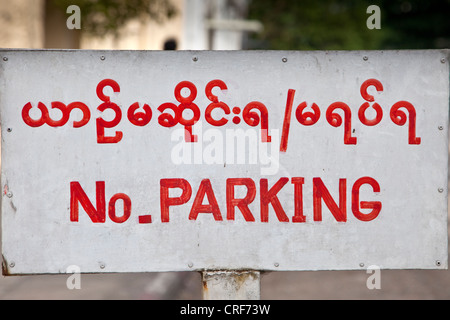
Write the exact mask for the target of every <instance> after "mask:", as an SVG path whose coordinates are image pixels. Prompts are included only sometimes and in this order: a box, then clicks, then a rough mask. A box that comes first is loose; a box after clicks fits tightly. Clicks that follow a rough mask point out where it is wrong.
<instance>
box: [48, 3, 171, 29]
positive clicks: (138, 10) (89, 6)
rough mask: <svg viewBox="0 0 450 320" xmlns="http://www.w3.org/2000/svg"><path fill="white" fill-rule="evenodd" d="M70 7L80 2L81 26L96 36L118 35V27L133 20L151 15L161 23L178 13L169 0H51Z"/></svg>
mask: <svg viewBox="0 0 450 320" xmlns="http://www.w3.org/2000/svg"><path fill="white" fill-rule="evenodd" d="M51 1H52V2H53V3H54V4H55V5H56V6H57V7H59V8H61V10H64V12H65V11H66V10H67V7H68V6H70V5H77V6H79V7H80V11H81V28H82V30H83V31H85V32H88V33H90V34H93V35H99V36H102V35H104V34H106V33H113V34H117V33H118V31H119V27H120V26H122V25H124V24H125V23H126V22H127V21H129V20H131V19H135V18H137V19H143V18H150V19H153V20H155V21H157V22H161V21H163V20H164V19H166V18H170V17H172V16H173V15H175V14H176V9H175V7H174V6H173V4H172V3H171V2H170V0H51Z"/></svg>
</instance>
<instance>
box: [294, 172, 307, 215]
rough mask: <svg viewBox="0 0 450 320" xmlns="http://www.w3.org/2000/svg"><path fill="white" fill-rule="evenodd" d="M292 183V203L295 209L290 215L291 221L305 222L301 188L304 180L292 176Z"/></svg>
mask: <svg viewBox="0 0 450 320" xmlns="http://www.w3.org/2000/svg"><path fill="white" fill-rule="evenodd" d="M291 182H292V184H293V185H294V203H295V211H294V213H295V214H294V216H293V217H292V222H305V221H306V217H305V216H304V215H303V188H302V185H303V183H304V182H305V179H304V178H296V177H295V178H292V179H291Z"/></svg>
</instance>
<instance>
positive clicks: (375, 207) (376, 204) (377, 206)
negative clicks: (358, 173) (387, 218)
mask: <svg viewBox="0 0 450 320" xmlns="http://www.w3.org/2000/svg"><path fill="white" fill-rule="evenodd" d="M363 184H369V185H370V186H371V187H372V190H373V191H374V192H380V185H379V184H378V182H377V181H376V180H375V179H373V178H371V177H362V178H360V179H358V180H357V181H356V182H355V184H354V185H353V188H352V211H353V215H354V216H355V217H356V218H357V219H359V220H361V221H371V220H373V219H375V218H376V217H378V214H379V213H380V211H381V202H380V201H361V209H372V211H371V212H370V213H367V214H364V213H362V212H361V211H360V210H359V208H360V203H359V189H360V188H361V186H362V185H363Z"/></svg>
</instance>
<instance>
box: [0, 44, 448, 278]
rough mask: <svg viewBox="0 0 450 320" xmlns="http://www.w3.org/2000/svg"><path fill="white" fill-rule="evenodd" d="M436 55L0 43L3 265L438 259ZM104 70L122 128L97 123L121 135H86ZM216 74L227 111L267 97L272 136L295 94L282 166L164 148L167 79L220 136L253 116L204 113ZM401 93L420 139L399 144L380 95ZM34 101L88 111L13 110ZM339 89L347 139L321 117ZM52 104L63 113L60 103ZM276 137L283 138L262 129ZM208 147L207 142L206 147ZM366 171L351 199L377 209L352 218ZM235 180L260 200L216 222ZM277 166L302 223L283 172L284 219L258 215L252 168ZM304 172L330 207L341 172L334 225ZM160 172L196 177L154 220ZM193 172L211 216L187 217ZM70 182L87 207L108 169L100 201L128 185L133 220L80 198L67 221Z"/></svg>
mask: <svg viewBox="0 0 450 320" xmlns="http://www.w3.org/2000/svg"><path fill="white" fill-rule="evenodd" d="M447 54H448V52H447V51H400V52H370V51H369V52H276V51H274V52H140V51H136V52H135V51H133V52H129V51H115V52H97V51H7V50H3V51H0V56H1V58H0V93H1V94H0V111H1V120H2V190H3V192H2V242H3V248H2V254H3V259H4V265H5V267H7V268H8V270H7V272H8V273H10V274H23V273H61V272H62V273H64V272H66V268H67V267H68V266H70V265H78V266H80V269H81V271H82V272H142V271H180V270H203V269H254V270H322V269H325V270H326V269H359V268H363V267H367V266H369V265H378V266H380V267H381V268H426V269H430V268H446V267H447V150H448V142H447V132H448V131H447V130H448V87H449V84H448V77H449V73H448V62H447V61H444V63H443V62H441V59H442V58H447ZM101 56H104V57H105V60H101V59H100V57H101ZM364 56H367V57H368V59H367V60H364V59H363V57H364ZM3 57H7V61H4V60H3V59H2V58H3ZM194 57H196V59H193V58H194ZM283 58H287V61H286V62H283V60H282V59H283ZM106 78H110V79H114V80H115V81H117V82H118V83H119V85H120V89H121V90H120V93H116V94H112V91H111V90H109V89H105V93H106V92H107V93H108V94H109V95H111V101H113V102H116V103H117V104H118V105H120V106H121V109H122V121H121V122H120V124H119V125H118V126H117V127H116V128H114V129H106V132H107V135H109V136H110V135H113V134H114V132H115V131H118V130H120V131H122V132H123V138H122V140H121V141H120V142H119V143H117V144H98V143H97V141H96V125H95V119H96V118H97V117H98V115H99V114H100V113H99V112H98V111H97V107H98V106H99V105H100V104H101V103H102V102H101V101H100V100H99V98H98V97H97V95H96V92H95V89H96V86H97V84H98V83H99V82H100V81H101V80H103V79H106ZM370 78H375V79H378V80H379V81H380V82H381V83H382V84H383V86H384V90H383V92H382V93H378V94H377V93H376V92H375V91H374V90H372V91H370V92H371V94H373V95H374V96H375V101H376V102H378V103H379V104H380V105H381V107H382V108H383V119H382V121H381V122H380V123H379V124H378V125H376V126H373V127H369V126H364V125H362V124H361V122H359V121H358V117H357V113H358V109H359V107H360V106H361V104H362V103H363V102H365V101H364V100H363V99H362V97H361V95H360V93H359V89H360V86H361V83H362V82H363V81H365V80H367V79H370ZM213 79H221V80H223V81H224V82H225V83H226V84H227V86H228V91H227V92H226V93H221V92H220V90H219V91H218V92H216V91H214V93H215V94H217V95H218V97H219V100H220V101H224V102H225V103H227V104H228V105H229V106H230V108H233V107H234V106H239V107H241V109H243V107H244V106H245V105H246V104H247V103H249V102H250V101H260V102H262V103H264V104H265V105H266V106H267V108H268V110H269V129H270V130H273V129H277V130H279V134H281V128H282V125H283V118H284V109H285V105H286V99H287V92H288V90H289V89H294V90H296V95H295V98H294V102H293V111H292V115H291V126H290V133H289V144H288V149H287V151H286V153H280V155H279V168H278V170H276V171H275V172H270V173H271V174H269V175H264V172H266V171H262V170H261V169H264V168H265V169H267V165H265V164H230V163H229V162H228V163H224V162H221V163H218V164H205V159H201V160H203V164H175V163H174V160H173V157H171V155H172V151H173V149H174V148H175V147H176V146H177V145H179V143H180V139H177V140H176V141H171V135H172V134H173V132H174V131H176V130H180V128H181V126H180V125H177V126H176V127H173V128H164V127H162V126H160V125H159V124H158V122H157V117H158V116H159V115H160V113H159V111H158V110H157V107H158V106H159V105H161V104H162V103H165V102H173V103H176V104H178V103H177V102H176V100H175V98H174V88H175V86H176V85H177V84H178V83H179V82H180V81H184V80H188V81H191V82H193V83H194V84H195V85H196V87H197V90H198V93H197V98H196V99H195V104H196V105H198V106H199V108H200V110H201V115H202V116H201V120H202V123H197V124H196V125H195V126H194V133H196V132H199V131H197V130H199V129H200V127H201V129H202V130H203V132H204V133H205V132H206V131H207V130H208V129H215V130H219V132H222V133H223V136H224V137H225V135H226V134H225V130H226V129H236V128H240V129H244V130H247V129H249V128H250V126H248V125H246V124H245V123H244V122H243V121H241V123H240V124H239V125H235V124H234V123H233V122H232V121H231V119H232V118H233V116H234V114H230V115H228V116H227V118H228V119H229V122H228V123H227V125H226V126H224V127H213V126H211V125H209V124H208V123H206V122H205V121H204V111H205V108H206V107H207V106H208V104H209V103H210V101H209V100H207V99H206V96H205V94H204V88H205V86H206V84H207V83H208V82H209V81H211V80H213ZM108 90H109V91H108ZM400 100H407V101H409V102H411V103H412V104H413V105H414V107H415V108H416V113H417V126H416V132H417V136H418V137H420V138H421V144H420V145H409V144H408V143H407V141H408V130H407V125H408V124H405V125H404V126H397V125H395V124H394V123H393V122H392V121H391V120H390V118H389V110H390V108H391V106H392V105H393V104H394V103H395V102H397V101H400ZM38 101H42V102H43V103H45V104H46V105H47V106H48V107H49V108H50V102H51V101H61V102H63V103H66V104H68V103H70V102H73V101H82V102H84V103H85V104H87V105H88V106H89V107H90V112H91V118H90V121H89V123H88V124H87V125H86V126H83V127H81V128H73V127H72V126H71V123H72V121H73V120H79V118H80V114H77V115H75V111H74V115H72V116H71V120H70V121H69V122H68V124H66V125H65V126H63V127H58V128H52V127H49V126H48V125H43V126H41V127H39V128H31V127H29V126H27V125H26V124H25V123H24V121H23V119H22V117H21V112H22V108H23V107H24V105H25V104H26V103H28V102H32V103H34V104H37V102H38ZM136 101H138V102H141V103H144V102H145V103H148V104H149V105H150V106H151V108H152V111H153V118H152V120H151V122H150V123H149V124H148V125H147V126H145V127H136V126H133V125H131V124H130V122H129V121H128V119H127V117H126V111H127V110H128V107H129V106H130V105H131V104H132V103H134V102H136ZM302 101H307V102H308V105H309V104H310V103H312V102H315V103H317V104H318V105H319V107H320V110H321V118H320V120H319V121H318V122H317V123H316V124H315V125H313V126H309V127H308V126H302V125H300V124H299V123H298V122H297V120H296V119H295V108H296V107H297V106H298V105H299V103H300V102H302ZM336 101H342V102H345V103H346V104H348V105H349V106H350V107H351V109H352V128H353V129H354V133H353V135H354V136H355V137H357V139H358V142H357V144H356V145H345V144H344V143H343V126H340V127H338V128H335V127H332V126H331V125H330V124H329V123H328V122H327V120H326V118H325V112H326V108H327V107H328V106H329V105H330V104H331V103H333V102H336ZM52 112H54V113H51V114H52V115H53V117H54V119H59V114H58V113H57V111H56V110H55V111H52ZM108 112H109V111H108ZM105 113H106V112H105ZM221 114H222V113H219V115H218V116H216V118H220V115H221ZM37 116H39V113H37ZM104 117H105V119H106V117H107V116H106V115H105V116H104ZM368 117H369V115H368ZM241 118H242V117H241ZM369 118H370V117H369ZM440 126H442V130H440V129H439V127H440ZM8 128H10V129H11V130H10V131H8V130H7V129H8ZM257 128H258V130H259V126H258V127H257ZM258 132H259V131H258ZM275 141H278V144H279V137H278V139H276V136H275V134H274V135H273V143H275ZM278 144H277V145H276V147H275V149H278ZM207 145H208V143H207V142H204V143H203V148H204V149H205V147H206V146H207ZM258 146H260V144H258ZM269 149H270V147H269ZM224 158H225V156H224ZM258 159H259V158H258ZM247 162H248V161H247ZM266 173H267V172H266ZM363 176H370V177H373V178H375V179H376V180H377V181H378V183H379V184H380V187H381V191H380V193H378V194H375V193H373V192H372V190H371V188H370V186H363V187H362V188H361V199H360V201H381V202H382V206H383V207H382V210H381V212H380V214H379V216H378V217H377V218H376V219H374V220H372V221H368V222H364V221H360V220H358V219H356V218H355V217H354V216H353V214H352V210H351V203H352V202H351V194H352V192H351V189H352V186H353V184H354V182H355V181H356V180H357V179H359V178H360V177H363ZM237 177H249V178H252V179H253V180H254V181H255V185H256V197H255V200H254V201H253V202H252V203H251V204H250V205H249V208H250V209H251V212H252V213H253V215H254V217H255V220H256V221H255V222H247V221H244V219H243V216H242V214H241V213H240V211H239V210H238V209H236V213H235V214H236V218H235V220H233V221H229V220H227V211H226V204H225V203H226V194H225V188H226V179H227V178H237ZM281 177H288V178H289V179H291V178H292V177H304V179H305V183H304V185H303V210H304V215H305V216H306V222H304V223H292V216H293V215H294V185H293V184H292V183H291V181H289V182H288V183H287V184H286V185H285V186H284V187H283V189H282V190H281V191H280V192H279V193H278V194H277V195H278V198H279V199H280V203H281V204H282V206H283V208H284V210H285V211H286V215H287V216H288V217H289V220H290V222H279V221H278V219H277V216H276V215H275V213H274V211H273V208H272V206H271V205H269V221H268V222H266V223H263V222H261V219H260V204H259V201H260V199H259V194H260V193H259V190H260V185H259V180H260V179H261V178H267V179H268V180H269V183H268V184H269V189H270V188H271V187H272V186H273V185H274V184H275V183H276V182H277V181H278V180H279V179H280V178H281ZM314 177H320V178H321V179H322V180H323V182H324V184H325V185H326V187H327V188H328V190H329V191H330V194H331V196H332V197H333V199H335V201H336V202H337V203H339V200H338V199H339V193H338V190H339V189H338V186H339V179H346V181H347V188H346V199H347V206H346V207H347V210H346V211H347V221H346V222H337V221H336V220H335V219H334V217H333V216H332V214H331V213H330V212H329V211H328V208H327V206H326V205H325V203H323V201H322V216H323V221H314V220H313V201H312V199H313V185H312V181H313V178H314ZM164 178H184V179H186V180H188V181H189V183H190V185H191V186H192V196H191V197H190V200H189V202H188V203H187V204H185V205H182V206H172V207H170V222H168V223H162V222H161V214H160V188H159V183H160V179H164ZM203 179H210V181H211V184H212V187H213V190H214V193H215V196H216V198H217V202H218V204H219V207H220V210H221V215H222V217H223V221H215V220H214V219H213V216H212V214H207V213H199V215H198V219H197V220H189V212H190V210H191V207H192V203H193V200H194V198H195V196H196V194H197V190H198V186H199V184H200V182H201V181H202V180H203ZM71 181H78V182H79V183H80V185H81V186H82V187H83V189H84V191H85V192H86V194H87V196H88V197H89V199H90V201H91V202H92V203H93V205H94V206H95V182H96V181H105V185H106V187H105V193H106V209H108V202H109V199H110V198H111V197H112V196H113V195H114V194H117V193H125V194H127V195H128V196H129V197H130V198H131V201H132V211H131V217H130V218H129V219H128V220H127V221H126V222H124V223H122V224H117V223H114V222H112V221H111V220H110V219H109V218H108V213H106V222H105V223H100V224H94V223H92V221H91V220H90V219H89V217H88V216H87V214H86V213H85V212H84V210H83V209H82V207H81V206H79V207H80V210H79V211H80V212H79V215H80V217H79V221H78V222H71V221H70V182H71ZM365 188H367V189H365ZM440 188H442V192H439V191H438V190H439V189H440ZM236 194H238V192H237V193H236ZM178 195H179V193H178V194H176V193H175V194H173V195H171V196H173V197H175V196H178ZM236 197H238V195H237V196H236ZM205 201H206V199H205ZM120 204H121V201H118V202H117V212H118V213H117V215H118V216H119V215H120V212H121V211H120V208H119V207H120ZM145 214H151V215H152V223H151V224H139V223H138V217H139V216H140V215H145ZM437 261H439V263H438V262H437Z"/></svg>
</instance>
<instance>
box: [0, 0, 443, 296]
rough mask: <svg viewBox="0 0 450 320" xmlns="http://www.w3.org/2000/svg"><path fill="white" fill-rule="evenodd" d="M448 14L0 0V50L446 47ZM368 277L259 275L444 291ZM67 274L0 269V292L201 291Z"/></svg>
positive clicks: (280, 282) (317, 6) (148, 277)
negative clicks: (76, 282)
mask: <svg viewBox="0 0 450 320" xmlns="http://www.w3.org/2000/svg"><path fill="white" fill-rule="evenodd" d="M72 5H76V6H77V8H78V9H79V11H77V10H78V9H77V8H73V7H71V6H72ZM372 5H375V6H377V8H379V12H378V14H379V15H378V16H377V11H373V10H368V8H369V6H372ZM78 13H79V16H77V14H78ZM374 14H375V16H374ZM449 15H450V0H409V1H406V0H405V1H403V0H377V1H375V0H374V1H370V0H367V1H366V0H342V1H338V0H321V1H314V0H301V1H300V0H297V1H293V0H289V1H288V0H253V1H250V0H127V1H125V0H78V1H77V0H14V1H7V0H0V48H34V49H37V48H61V49H107V50H114V49H120V50H360V49H361V50H367V49H369V50H385V49H386V50H387V49H437V48H449V47H450V19H449ZM78 18H79V19H78ZM378 18H379V19H378ZM369 276H370V274H367V273H366V272H365V270H361V271H315V272H312V271H311V272H271V273H264V274H262V278H261V298H262V299H449V298H450V272H449V271H448V270H382V271H381V289H379V290H378V289H373V290H369V289H368V288H367V286H366V281H367V278H368V277H369ZM67 279H68V275H56V276H55V275H48V276H22V277H3V276H2V277H0V299H201V298H202V296H201V275H200V274H199V273H197V272H174V273H170V272H169V273H142V274H101V275H82V276H81V289H79V290H77V289H73V290H69V289H68V288H67V286H66V281H67Z"/></svg>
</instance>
